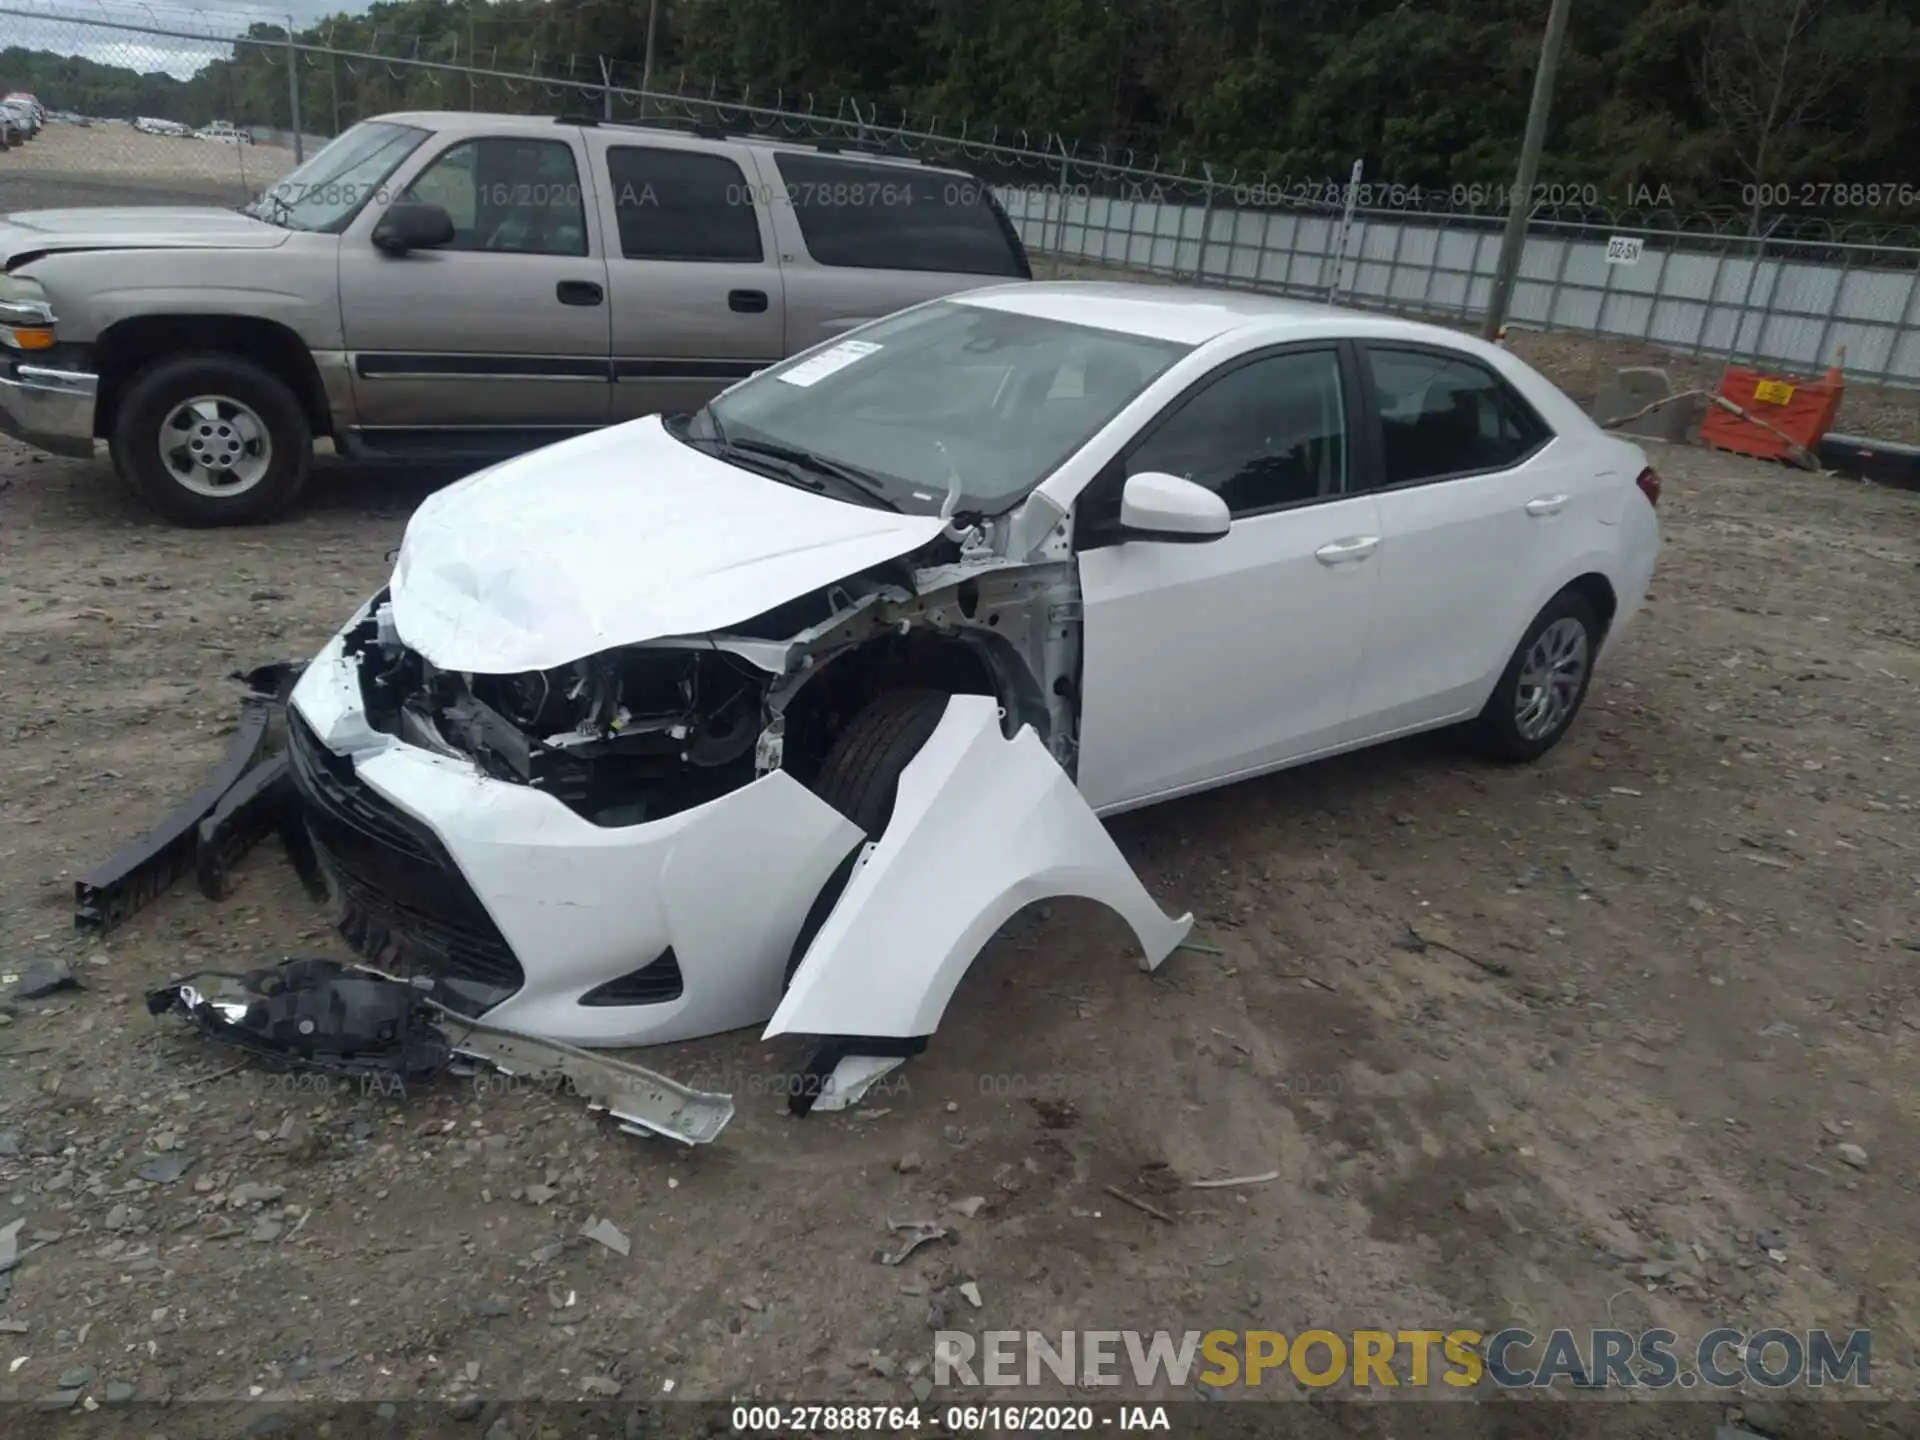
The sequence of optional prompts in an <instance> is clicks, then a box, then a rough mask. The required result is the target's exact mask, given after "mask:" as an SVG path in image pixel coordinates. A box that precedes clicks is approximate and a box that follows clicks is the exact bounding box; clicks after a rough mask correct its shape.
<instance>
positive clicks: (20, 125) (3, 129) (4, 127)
mask: <svg viewBox="0 0 1920 1440" xmlns="http://www.w3.org/2000/svg"><path fill="white" fill-rule="evenodd" d="M26 143H27V122H26V121H25V120H24V119H23V118H22V117H21V116H20V115H18V114H17V113H16V112H14V111H13V110H11V109H9V108H8V107H7V106H6V105H4V104H0V150H11V149H12V148H13V147H14V146H15V145H24V144H26Z"/></svg>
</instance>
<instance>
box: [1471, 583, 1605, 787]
mask: <svg viewBox="0 0 1920 1440" xmlns="http://www.w3.org/2000/svg"><path fill="white" fill-rule="evenodd" d="M1601 635H1602V630H1601V625H1600V617H1599V616H1598V615H1597V614H1596V613H1595V612H1594V608H1593V605H1592V603H1591V602H1589V601H1588V599H1587V598H1586V596H1584V595H1582V594H1581V593H1580V592H1579V591H1577V590H1562V591H1561V592H1560V593H1559V594H1558V595H1556V596H1554V597H1553V599H1551V600H1549V601H1548V602H1547V604H1546V607H1545V608H1544V609H1542V610H1541V612H1540V613H1539V614H1538V615H1536V616H1534V618H1533V623H1532V624H1531V625H1529V626H1528V627H1527V633H1526V634H1524V635H1522V636H1521V637H1520V643H1519V644H1518V645H1517V646H1515V647H1514V651H1513V658H1512V659H1510V660H1508V661H1507V668H1506V669H1505V670H1503V671H1501V672H1500V680H1499V683H1498V684H1496V685H1495V686H1494V687H1493V694H1492V695H1490V696H1488V697H1487V703H1486V706H1485V708H1483V709H1482V710H1481V712H1480V715H1479V718H1478V719H1476V720H1474V721H1473V722H1472V727H1471V728H1472V735H1473V739H1474V741H1475V742H1476V745H1477V747H1478V748H1479V749H1480V751H1481V752H1482V753H1483V754H1485V755H1486V756H1487V757H1488V758H1489V759H1493V760H1499V761H1503V762H1506V763H1508V764H1525V763H1527V762H1529V761H1533V760H1538V759H1539V758H1540V757H1541V756H1542V755H1545V754H1546V753H1547V752H1548V751H1549V750H1551V749H1553V747H1554V746H1555V745H1558V744H1559V743H1560V740H1561V737H1562V736H1564V735H1565V734H1566V733H1567V730H1568V729H1569V728H1570V727H1571V726H1572V724H1573V721H1574V717H1575V716H1577V715H1578V714H1579V713H1580V706H1581V705H1582V703H1584V702H1585V700H1586V698H1587V687H1588V686H1589V685H1590V684H1591V683H1592V681H1593V661H1594V657H1595V655H1597V654H1598V653H1599V650H1600V640H1601Z"/></svg>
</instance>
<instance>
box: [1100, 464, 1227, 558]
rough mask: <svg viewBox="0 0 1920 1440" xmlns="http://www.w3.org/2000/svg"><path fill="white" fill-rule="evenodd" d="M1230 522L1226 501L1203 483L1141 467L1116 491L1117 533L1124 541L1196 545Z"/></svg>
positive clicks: (1221, 532)
mask: <svg viewBox="0 0 1920 1440" xmlns="http://www.w3.org/2000/svg"><path fill="white" fill-rule="evenodd" d="M1232 524H1233V517H1232V515H1231V513H1230V512H1229V511H1228V510H1227V502H1226V501H1224V500H1222V499H1221V498H1220V497H1219V496H1218V495H1216V494H1214V493H1213V491H1211V490H1209V489H1207V488H1206V487H1205V486H1204V485H1196V484H1194V483H1193V481H1191V480H1182V479H1181V478H1180V477H1179V476H1178V475H1164V474H1162V473H1160V472H1159V471H1157V470H1143V471H1141V472H1140V473H1139V474H1138V475H1129V476H1128V477H1127V483H1126V488H1125V489H1123V490H1122V491H1121V492H1120V533H1121V536H1122V538H1123V539H1127V540H1169V541H1174V542H1176V543H1185V544H1189V545H1191V544H1197V543H1199V542H1202V541H1206V540H1218V539H1219V538H1220V537H1221V536H1222V535H1224V534H1226V533H1227V531H1228V529H1229V528H1231V526H1232Z"/></svg>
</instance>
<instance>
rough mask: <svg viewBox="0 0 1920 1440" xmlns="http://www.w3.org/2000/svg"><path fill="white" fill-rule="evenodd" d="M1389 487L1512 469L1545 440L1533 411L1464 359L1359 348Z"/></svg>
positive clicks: (1548, 435)
mask: <svg viewBox="0 0 1920 1440" xmlns="http://www.w3.org/2000/svg"><path fill="white" fill-rule="evenodd" d="M1366 354H1367V365H1368V369H1369V373H1370V374H1371V376H1372V380H1373V394H1374V405H1375V408H1376V410H1377V413H1378V414H1379V417H1380V435H1381V441H1382V444H1383V447H1384V451H1385V453H1384V456H1383V459H1384V461H1385V464H1384V465H1383V467H1382V474H1381V484H1383V485H1385V486H1388V487H1391V486H1395V485H1409V484H1414V483H1417V482H1420V481H1428V480H1445V479H1447V478H1449V477H1451V476H1455V475H1475V474H1484V473H1486V472H1488V471H1493V470H1505V469H1508V468H1509V467H1511V466H1514V465H1518V464H1519V463H1520V462H1521V461H1522V460H1524V459H1526V458H1527V457H1528V456H1529V455H1531V454H1533V452H1534V451H1536V450H1538V449H1539V448H1540V447H1541V446H1542V445H1545V444H1546V443H1547V441H1549V440H1551V439H1552V438H1553V432H1552V431H1551V430H1549V429H1548V428H1547V426H1546V423H1545V422H1544V421H1543V420H1541V419H1540V417H1539V416H1538V415H1536V414H1535V413H1534V412H1533V408H1532V407H1531V406H1530V405H1528V404H1527V402H1526V401H1525V400H1523V399H1521V398H1520V396H1519V395H1518V394H1517V393H1515V391H1514V389H1513V387H1512V386H1511V385H1508V384H1507V383H1506V382H1505V381H1504V380H1502V379H1501V378H1500V377H1499V376H1497V375H1495V374H1494V373H1493V372H1492V371H1491V370H1488V369H1487V368H1486V367H1485V366H1483V365H1481V364H1479V363H1478V362H1476V361H1473V360H1469V359H1468V358H1467V357H1465V356H1464V355H1449V354H1443V353H1440V352H1438V351H1435V350H1414V349H1404V350H1403V349H1398V348H1395V347H1393V346H1389V345H1369V346H1367V347H1366Z"/></svg>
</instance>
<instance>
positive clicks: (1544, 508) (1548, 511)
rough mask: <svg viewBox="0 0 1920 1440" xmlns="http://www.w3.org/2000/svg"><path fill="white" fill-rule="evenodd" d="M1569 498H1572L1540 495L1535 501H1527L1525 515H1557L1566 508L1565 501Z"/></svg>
mask: <svg viewBox="0 0 1920 1440" xmlns="http://www.w3.org/2000/svg"><path fill="white" fill-rule="evenodd" d="M1570 498H1572V497H1570V496H1567V495H1542V496H1540V497H1539V498H1538V499H1537V500H1529V501H1527V514H1529V515H1558V514H1559V513H1560V512H1561V511H1562V510H1564V509H1566V508H1567V501H1568V500H1569V499H1570Z"/></svg>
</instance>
